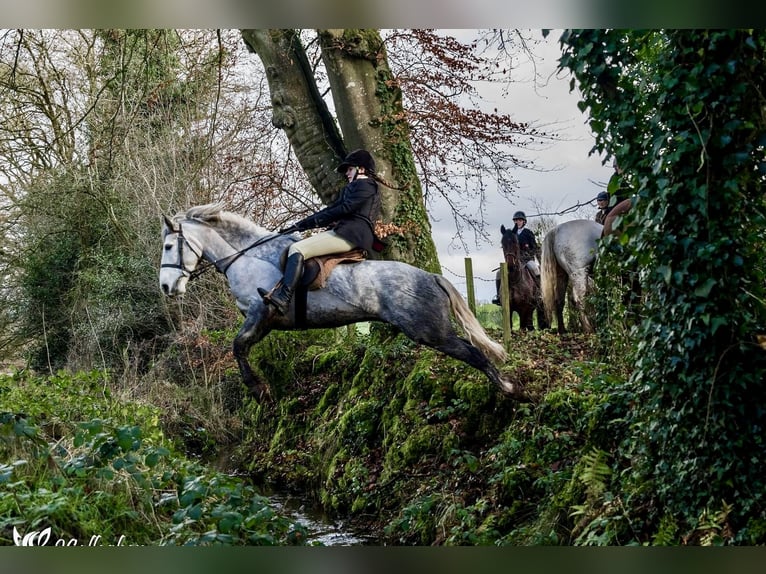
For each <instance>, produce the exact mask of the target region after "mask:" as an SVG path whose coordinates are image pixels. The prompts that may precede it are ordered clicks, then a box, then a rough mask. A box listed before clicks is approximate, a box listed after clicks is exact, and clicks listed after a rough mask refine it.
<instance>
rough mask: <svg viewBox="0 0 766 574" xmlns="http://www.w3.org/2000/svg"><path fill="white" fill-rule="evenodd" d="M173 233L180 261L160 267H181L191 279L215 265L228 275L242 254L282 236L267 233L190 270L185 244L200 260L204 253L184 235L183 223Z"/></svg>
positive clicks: (220, 271) (219, 270) (218, 269)
mask: <svg viewBox="0 0 766 574" xmlns="http://www.w3.org/2000/svg"><path fill="white" fill-rule="evenodd" d="M171 233H176V234H177V237H176V241H177V245H178V263H162V264H161V265H160V267H169V268H171V269H180V270H181V273H183V274H184V275H185V276H186V277H188V278H189V280H192V279H196V278H197V277H199V276H200V275H202V274H203V273H204V272H205V271H207V270H208V269H210V268H212V267H215V269H216V271H218V272H219V273H223V274H224V275H226V271H228V269H229V267H231V265H232V264H233V263H234V262H235V261H236V260H237V259H239V258H240V257H241V256H242V255H244V254H245V253H247V252H248V251H250V250H251V249H253V248H255V247H258V246H259V245H263V244H264V243H267V242H269V241H271V240H272V239H276V238H277V237H281V236H282V234H281V233H273V234H271V235H267V236H265V237H261V238H260V239H258V240H257V241H255V242H254V243H252V244H251V245H248V246H247V247H245V248H244V249H240V250H239V251H237V252H236V253H232V254H231V255H227V256H226V257H221V258H220V259H216V260H215V261H207V260H206V261H203V262H202V264H200V265H198V266H197V268H196V269H194V270H193V271H189V270H188V269H187V268H186V267H185V266H184V254H183V246H184V245H186V246H187V247H188V248H189V249H191V252H192V253H194V255H196V256H197V261H198V262H199V260H200V259H203V254H202V253H198V252H197V250H196V249H194V246H193V245H192V244H191V243H190V242H189V240H188V239H187V238H186V237H185V236H184V232H183V227H182V226H181V224H180V223H179V224H178V230H177V231H176V230H172V231H171Z"/></svg>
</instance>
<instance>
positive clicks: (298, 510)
mask: <svg viewBox="0 0 766 574" xmlns="http://www.w3.org/2000/svg"><path fill="white" fill-rule="evenodd" d="M265 496H267V497H268V499H269V501H270V502H271V505H272V506H273V507H274V509H275V510H277V511H278V512H279V513H280V514H282V515H283V516H286V517H288V518H289V519H291V520H293V521H295V522H297V523H298V524H301V525H302V526H304V527H305V528H306V530H307V531H308V541H309V543H315V544H321V545H322V546H369V545H374V544H376V540H375V537H373V536H370V535H367V534H362V533H356V532H354V531H353V530H352V529H351V528H349V527H348V526H347V525H346V524H345V523H344V522H343V521H338V520H332V519H330V518H329V517H328V516H327V515H326V514H324V513H323V512H322V511H321V510H317V509H315V508H310V507H307V506H306V504H305V503H304V502H303V501H301V500H300V499H298V498H295V497H292V496H289V495H284V494H280V493H268V494H265Z"/></svg>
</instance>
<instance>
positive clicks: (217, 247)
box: [159, 204, 524, 398]
mask: <svg viewBox="0 0 766 574" xmlns="http://www.w3.org/2000/svg"><path fill="white" fill-rule="evenodd" d="M297 240H298V237H297V235H295V234H293V235H280V234H278V233H270V232H268V231H267V230H265V229H263V228H261V227H258V226H257V225H255V224H254V223H252V222H251V221H249V220H247V219H245V218H243V217H241V216H239V215H236V214H234V213H229V212H226V211H222V210H221V207H220V206H219V205H216V204H210V205H202V206H198V207H192V208H191V209H189V210H188V211H187V212H186V213H183V214H179V215H177V216H175V217H174V218H173V219H172V220H171V219H169V218H167V217H165V227H164V229H163V232H162V244H163V247H162V262H161V265H160V271H159V283H160V289H161V290H162V292H163V293H164V294H165V295H168V296H175V295H183V293H184V292H185V291H186V284H187V282H188V281H189V279H191V278H194V277H195V276H196V275H198V274H199V273H200V269H204V268H205V267H204V266H205V265H209V266H214V267H215V268H216V269H217V270H218V271H219V272H221V273H223V274H225V275H226V279H227V281H228V283H229V288H230V290H231V292H232V294H233V295H234V297H235V298H236V302H237V307H238V308H239V310H240V312H241V313H242V314H243V315H244V317H245V321H244V324H243V325H242V328H241V329H240V330H239V332H238V333H237V335H236V336H235V338H234V357H235V358H236V360H237V364H238V365H239V369H240V373H241V375H242V381H243V383H244V384H245V386H246V387H247V388H248V390H249V391H250V392H251V394H253V395H254V396H256V397H257V398H262V397H265V396H268V395H269V390H268V385H267V384H266V383H265V382H263V381H261V380H259V379H258V377H257V375H256V373H255V372H254V371H253V369H252V368H251V367H250V364H249V362H248V354H249V351H250V349H251V347H252V346H253V345H254V344H255V343H257V342H258V341H260V340H261V339H263V337H265V336H266V335H267V334H268V333H269V332H270V331H271V330H272V329H277V330H290V329H316V328H325V327H338V326H341V325H347V324H349V323H356V322H360V321H383V322H386V323H389V324H391V325H394V326H395V327H398V328H399V329H400V330H401V331H402V332H403V333H404V334H405V335H407V336H408V337H409V338H410V339H412V340H413V341H415V342H417V343H422V344H424V345H428V346H429V347H433V348H434V349H437V350H439V351H441V352H443V353H445V354H447V355H449V356H451V357H454V358H455V359H458V360H460V361H463V362H465V363H467V364H469V365H471V366H472V367H475V368H476V369H478V370H480V371H481V372H483V373H484V374H485V375H486V376H487V377H488V378H489V380H490V381H492V382H493V383H495V384H496V385H497V386H498V387H499V388H500V389H501V390H502V391H504V392H505V393H508V394H510V395H512V396H514V397H515V398H522V397H523V396H524V395H523V392H522V391H521V390H520V389H519V388H518V387H517V386H516V385H515V384H514V383H513V382H511V381H510V380H508V379H507V378H506V377H504V376H502V375H501V374H500V372H499V371H498V369H497V368H496V367H495V366H494V365H493V363H492V362H493V361H494V362H498V363H501V362H503V361H504V360H505V359H506V352H505V349H504V348H503V346H502V345H500V344H499V343H497V342H496V341H493V340H492V339H491V338H490V337H489V336H488V335H487V333H486V332H485V331H484V329H483V328H482V326H481V324H480V323H479V322H478V321H477V320H476V317H475V316H474V315H473V313H471V310H470V309H469V307H468V305H467V303H466V302H465V300H464V299H463V297H462V296H461V295H460V293H459V292H458V291H457V290H456V289H455V287H454V286H453V285H452V284H451V283H450V282H449V281H447V280H446V279H445V278H444V277H442V276H441V275H435V274H433V273H428V272H427V271H424V270H422V269H418V268H417V267H413V266H412V265H407V264H406V263H401V262H398V261H369V260H368V261H362V262H360V263H353V264H346V265H339V266H338V267H336V268H335V269H334V270H333V272H332V274H331V275H330V276H329V278H328V279H327V283H326V285H325V287H323V288H321V289H317V290H314V291H305V290H304V291H303V292H302V294H301V293H300V292H299V293H296V296H295V297H293V301H292V303H291V307H290V310H289V313H288V314H287V315H285V316H282V315H279V314H277V313H275V312H274V311H273V310H272V309H271V308H270V307H269V306H267V305H266V304H265V303H264V302H263V299H262V298H261V296H260V295H259V294H258V291H257V289H258V287H263V288H265V289H271V287H272V286H273V285H274V283H276V281H277V280H278V279H280V278H281V276H282V272H281V270H280V257H281V255H282V253H283V252H284V251H285V250H286V249H287V248H288V247H289V246H290V244H291V243H293V242H295V241H297ZM202 260H205V261H206V262H207V263H206V264H205V263H204V262H202ZM201 262H202V265H200V263H201ZM451 315H452V316H454V317H455V319H456V320H457V322H458V323H459V324H460V325H461V327H462V328H463V331H464V332H465V334H466V336H467V339H464V338H462V337H459V336H458V335H457V333H456V332H455V329H454V327H453V325H452V322H451V320H450V316H451Z"/></svg>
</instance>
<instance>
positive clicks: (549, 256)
mask: <svg viewBox="0 0 766 574" xmlns="http://www.w3.org/2000/svg"><path fill="white" fill-rule="evenodd" d="M555 241H556V228H553V229H551V230H550V231H549V232H548V233H547V235H546V236H545V237H544V238H543V244H542V247H541V250H540V251H541V253H540V292H541V295H542V298H543V307H544V308H545V318H546V319H547V320H548V324H552V322H553V315H554V311H555V309H556V301H558V299H559V293H558V288H559V281H558V266H559V263H558V261H557V260H556V254H555V253H554V252H553V244H554V243H555Z"/></svg>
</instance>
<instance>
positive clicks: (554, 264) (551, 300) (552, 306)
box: [540, 219, 603, 333]
mask: <svg viewBox="0 0 766 574" xmlns="http://www.w3.org/2000/svg"><path fill="white" fill-rule="evenodd" d="M602 228H603V226H602V225H601V224H600V223H596V222H595V221H592V220H590V219H575V220H573V221H565V222H564V223H561V224H560V225H557V226H556V227H554V228H553V229H551V230H550V231H549V232H548V233H547V234H546V235H545V237H544V238H543V244H542V255H541V261H540V282H541V287H542V295H543V304H544V305H545V313H546V315H547V317H548V322H549V323H550V324H552V318H553V316H554V314H555V317H556V322H557V323H558V331H559V333H563V332H564V330H565V329H564V300H565V299H566V294H567V287H568V286H569V283H570V282H571V284H572V302H573V304H574V306H575V308H576V309H577V311H578V314H579V317H580V321H581V323H582V326H583V329H584V330H585V331H586V332H589V333H592V332H593V324H592V322H591V320H590V317H588V314H587V312H586V309H585V298H586V296H587V294H588V293H590V291H591V289H592V288H593V279H592V272H593V263H594V262H595V261H596V255H597V254H598V240H599V239H600V238H601V230H602Z"/></svg>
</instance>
